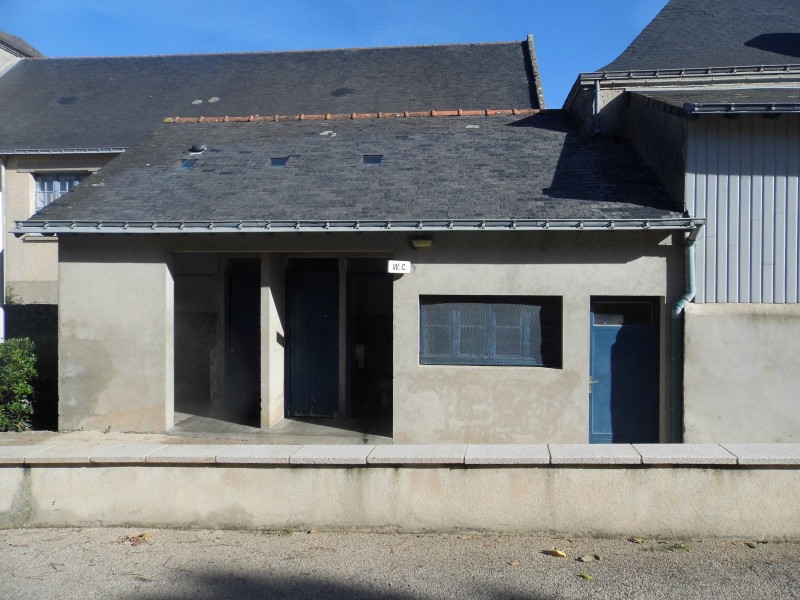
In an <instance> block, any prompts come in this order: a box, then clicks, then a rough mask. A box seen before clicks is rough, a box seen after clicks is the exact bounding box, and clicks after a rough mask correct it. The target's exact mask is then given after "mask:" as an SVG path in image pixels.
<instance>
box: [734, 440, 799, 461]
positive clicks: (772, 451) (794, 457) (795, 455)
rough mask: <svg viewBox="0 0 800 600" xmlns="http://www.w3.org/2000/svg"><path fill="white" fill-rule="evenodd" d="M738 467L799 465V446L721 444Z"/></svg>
mask: <svg viewBox="0 0 800 600" xmlns="http://www.w3.org/2000/svg"><path fill="white" fill-rule="evenodd" d="M723 446H724V447H725V448H726V449H727V450H728V451H729V452H731V453H732V454H734V455H735V456H736V457H737V459H738V463H739V464H740V465H800V444H723Z"/></svg>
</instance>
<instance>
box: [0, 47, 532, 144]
mask: <svg viewBox="0 0 800 600" xmlns="http://www.w3.org/2000/svg"><path fill="white" fill-rule="evenodd" d="M528 52H529V51H528V44H527V42H510V43H497V44H465V45H448V46H420V47H397V48H366V49H360V50H326V51H307V52H269V53H251V54H212V55H178V56H148V57H111V58H55V59H49V58H45V59H23V60H21V61H19V62H18V63H17V64H16V65H15V66H14V67H13V68H12V69H10V70H9V71H8V72H7V73H6V74H5V75H3V76H2V77H0V152H2V151H3V150H5V151H9V150H12V149H65V148H110V147H128V146H132V145H133V144H134V143H135V142H137V141H138V140H140V139H141V138H142V137H143V136H145V135H146V134H148V133H150V132H151V131H153V129H155V128H156V127H157V126H158V124H159V123H160V122H161V120H162V119H164V118H165V117H175V116H182V117H184V116H185V117H198V116H201V115H204V116H225V115H275V114H298V113H309V114H310V113H322V114H324V113H328V112H330V113H352V112H356V113H358V112H378V111H382V112H394V111H430V110H455V109H486V108H539V106H538V100H537V99H536V87H535V83H534V82H533V81H532V77H533V75H532V68H531V61H530V57H529V56H528Z"/></svg>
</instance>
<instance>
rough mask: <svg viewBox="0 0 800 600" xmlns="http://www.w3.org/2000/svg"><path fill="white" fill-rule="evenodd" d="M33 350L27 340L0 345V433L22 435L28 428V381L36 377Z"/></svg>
mask: <svg viewBox="0 0 800 600" xmlns="http://www.w3.org/2000/svg"><path fill="white" fill-rule="evenodd" d="M34 349H35V346H34V343H33V342H32V341H31V340H29V339H28V338H14V339H9V340H6V341H5V342H1V343H0V431H24V430H26V429H30V427H31V415H33V405H32V404H31V399H32V397H33V386H32V385H31V381H32V380H33V378H34V377H36V356H35V355H34Z"/></svg>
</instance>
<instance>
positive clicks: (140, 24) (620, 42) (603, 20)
mask: <svg viewBox="0 0 800 600" xmlns="http://www.w3.org/2000/svg"><path fill="white" fill-rule="evenodd" d="M665 4H666V0H561V1H558V0H189V1H186V2H172V1H170V0H2V5H3V11H2V21H0V30H4V31H6V32H8V33H12V34H14V35H17V36H19V37H21V38H23V39H24V40H25V41H27V42H28V43H30V44H31V45H32V46H34V47H35V48H37V49H38V50H39V51H40V52H42V53H43V54H45V55H46V56H117V55H137V54H174V53H207V52H253V51H267V50H314V49H321V48H354V47H366V46H405V45H417V44H450V43H470V42H503V41H511V40H519V41H521V40H524V39H525V37H526V36H527V34H528V33H532V34H533V35H534V39H535V42H536V49H537V54H538V57H539V66H540V68H541V71H542V80H543V83H544V91H545V99H546V101H547V105H548V106H549V107H550V108H557V107H560V106H561V104H562V103H563V101H564V98H565V96H566V94H567V92H568V91H569V88H570V86H571V85H572V83H573V82H574V81H575V78H576V76H577V74H578V73H579V72H581V71H591V70H594V69H597V68H599V67H602V66H603V65H605V64H607V63H609V62H611V60H613V59H614V58H615V57H616V56H617V55H618V54H619V53H620V52H622V50H624V49H625V48H626V47H627V45H628V44H629V43H630V42H631V41H632V40H633V38H634V37H636V35H637V34H638V33H639V31H641V30H642V28H644V27H645V26H646V25H647V23H649V22H650V20H651V19H652V18H653V17H654V16H655V15H656V14H657V13H658V11H659V10H660V9H661V8H662V7H663V6H664V5H665Z"/></svg>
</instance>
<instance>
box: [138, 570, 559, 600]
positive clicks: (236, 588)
mask: <svg viewBox="0 0 800 600" xmlns="http://www.w3.org/2000/svg"><path fill="white" fill-rule="evenodd" d="M379 581H380V580H378V582H376V583H375V584H372V585H370V584H366V583H365V584H362V585H358V584H351V585H342V584H340V583H336V582H332V581H328V580H324V579H313V578H310V577H303V578H299V577H298V578H287V577H274V578H270V577H267V576H261V577H248V576H243V575H242V574H240V573H232V572H217V573H211V574H205V575H200V574H196V573H190V574H188V575H187V577H186V580H185V581H183V582H180V583H178V582H176V584H177V585H179V586H180V588H183V589H185V590H186V591H183V592H181V591H178V590H172V591H169V592H165V593H164V594H163V595H160V596H159V595H155V594H154V595H149V594H148V595H147V597H148V598H150V599H152V600H180V599H182V598H186V599H189V598H191V599H192V600H202V599H205V598H247V599H248V600H261V599H264V600H266V599H268V598H269V599H272V598H284V599H286V600H300V599H301V598H302V599H312V598H313V599H314V600H328V599H331V600H332V599H334V598H335V599H341V600H345V599H346V600H359V599H363V600H368V599H372V600H411V599H412V598H417V599H419V598H425V597H428V598H436V597H437V596H438V595H439V594H438V593H437V589H436V588H435V587H432V589H431V590H430V592H429V593H428V594H427V595H421V594H420V592H421V590H420V587H422V586H420V585H416V586H415V589H414V590H413V591H409V592H400V591H390V590H386V589H383V588H384V587H385V585H382V584H381V583H379ZM469 592H470V593H474V594H475V595H479V596H480V597H483V598H488V599H490V600H491V599H496V600H501V599H502V600H522V599H523V598H524V599H525V600H555V598H554V597H553V596H542V595H539V594H527V593H526V594H525V595H522V594H520V595H515V594H509V593H508V592H506V591H501V590H499V589H497V590H485V589H484V590H476V589H471V590H469Z"/></svg>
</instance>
